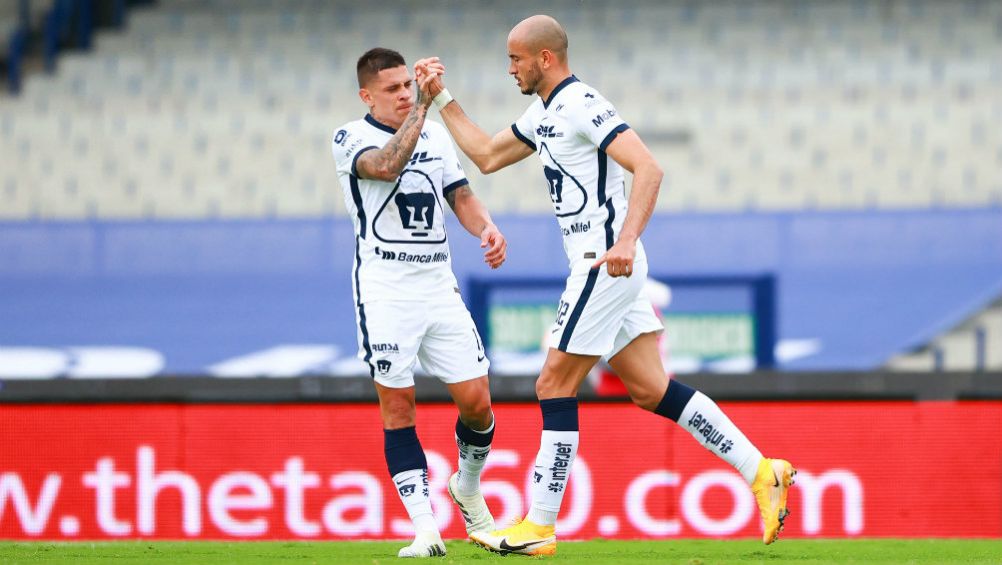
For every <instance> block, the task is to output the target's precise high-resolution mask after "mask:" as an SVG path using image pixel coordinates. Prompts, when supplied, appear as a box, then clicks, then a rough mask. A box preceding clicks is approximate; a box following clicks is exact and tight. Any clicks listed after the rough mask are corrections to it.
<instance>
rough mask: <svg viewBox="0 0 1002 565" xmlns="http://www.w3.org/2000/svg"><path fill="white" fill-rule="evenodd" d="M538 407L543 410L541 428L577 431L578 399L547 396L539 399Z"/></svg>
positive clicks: (557, 430)
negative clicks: (544, 398)
mask: <svg viewBox="0 0 1002 565" xmlns="http://www.w3.org/2000/svg"><path fill="white" fill-rule="evenodd" d="M539 409H540V410H541V411H542V412H543V429H544V430H553V431H556V432H576V431H578V399H577V398H575V397H573V396H569V397H566V398H547V399H546V400H540V401H539Z"/></svg>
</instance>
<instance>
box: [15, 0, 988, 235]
mask: <svg viewBox="0 0 1002 565" xmlns="http://www.w3.org/2000/svg"><path fill="white" fill-rule="evenodd" d="M580 6H581V3H579V2H557V3H555V4H553V5H552V6H551V8H552V12H553V13H554V15H555V16H557V17H558V18H560V19H561V20H562V21H564V22H565V25H566V26H567V28H568V31H569V33H570V36H571V37H572V41H573V42H574V48H573V49H572V56H573V60H572V63H573V66H574V68H575V69H577V71H578V72H579V74H580V75H581V78H582V79H583V80H585V81H587V82H590V83H592V84H594V85H595V86H597V87H598V88H600V89H602V90H603V91H604V92H606V93H607V95H608V96H609V97H610V98H611V99H613V100H616V101H617V102H618V104H619V106H620V108H619V109H620V112H621V113H622V114H623V115H624V116H625V117H626V119H627V120H628V121H629V122H631V123H632V124H634V126H635V127H636V128H637V129H638V130H639V131H640V132H641V133H642V134H643V135H645V137H647V138H649V140H650V141H651V145H652V147H653V149H654V150H655V152H656V153H657V155H658V157H659V159H660V160H661V161H662V162H663V163H664V164H665V166H666V170H667V171H668V177H667V182H666V186H665V188H666V189H665V190H664V191H663V196H662V199H661V201H660V202H659V209H661V210H668V211H744V210H766V211H768V210H805V209H807V210H810V209H820V210H840V209H901V208H906V209H935V208H940V207H947V208H955V207H979V206H999V205H1002V180H1000V179H1002V174H1000V170H1002V129H1000V128H997V127H992V124H993V123H998V122H999V121H1000V120H1002V102H1000V101H1002V34H1000V33H999V31H998V30H999V29H1000V25H1002V23H1000V22H1002V5H1000V4H999V3H998V2H989V1H972V2H966V3H963V4H961V5H958V6H954V5H952V4H949V3H948V4H943V3H940V2H932V1H924V0H917V1H910V2H903V1H902V2H884V3H871V2H825V3H800V2H785V1H783V2H779V1H777V2H755V3H740V2H715V3H712V4H691V3H654V2H638V3H632V4H628V5H625V6H620V5H615V6H607V5H604V4H602V3H597V2H586V3H585V6H586V8H587V9H584V10H580V9H579V8H580ZM531 9H532V6H531V5H530V4H526V3H522V4H519V3H514V4H506V5H505V7H504V8H502V9H496V8H495V7H493V6H486V5H481V4H464V3H458V4H453V3H449V4H440V5H432V6H427V3H416V2H404V3H400V4H399V5H398V6H397V9H396V10H395V11H394V12H393V15H392V17H391V18H387V16H386V13H385V11H383V10H381V9H380V8H379V7H377V6H375V5H358V4H349V3H342V2H336V3H330V2H310V1H306V2H299V1H296V2H289V1H284V0H273V1H252V2H244V1H241V2H234V1H228V0H219V1H214V2H195V1H189V0H162V1H161V2H159V3H158V4H157V5H155V6H154V7H151V8H148V9H143V10H136V11H134V12H133V15H132V17H131V19H130V22H129V26H128V29H127V31H125V32H124V33H105V34H102V35H101V36H100V37H99V38H98V41H97V48H96V50H94V51H93V52H92V53H79V54H71V55H68V56H64V57H62V58H61V60H60V62H59V70H58V72H57V73H56V74H55V75H52V76H43V77H35V78H34V79H32V80H31V81H29V83H28V85H27V89H26V93H25V95H24V96H22V97H19V98H16V99H8V100H4V101H3V102H2V103H0V119H2V120H3V123H4V124H10V123H13V125H12V126H5V127H4V129H3V134H2V136H0V143H2V144H3V145H2V148H3V150H4V152H5V153H8V152H10V153H12V154H17V155H19V157H20V158H21V162H22V163H24V166H22V167H17V168H14V169H12V170H8V171H6V174H5V175H4V176H5V178H4V179H3V183H4V184H3V186H4V187H5V190H4V193H3V194H4V198H5V200H6V201H5V205H4V206H3V207H2V209H3V212H2V214H3V215H4V216H5V217H9V218H25V217H29V218H31V217H33V218H88V217H96V218H214V217H222V218H231V217H232V218H240V217H317V216H329V215H331V214H343V205H342V203H341V197H340V195H339V194H337V191H336V190H330V187H333V186H336V183H335V178H334V170H333V164H332V161H331V159H330V158H329V151H328V145H329V137H330V133H331V132H330V130H331V128H332V127H333V125H336V124H337V123H341V122H343V121H345V120H347V119H350V118H352V117H354V116H356V115H358V114H359V113H360V112H361V111H362V110H363V108H362V106H361V105H360V104H359V103H358V102H357V100H356V98H355V95H354V91H355V89H356V86H355V85H354V79H353V74H354V73H353V62H354V58H355V56H356V55H357V53H356V52H357V51H359V50H360V49H361V46H368V45H376V44H386V45H392V46H394V47H396V48H398V49H400V50H401V51H402V52H404V53H405V54H406V55H407V56H409V57H410V58H411V59H414V58H416V57H418V56H422V55H426V54H438V55H440V56H442V57H443V59H444V61H445V62H446V64H447V65H448V68H449V75H448V77H447V78H448V80H449V84H450V88H451V90H452V91H453V92H454V94H456V96H457V98H458V99H460V100H461V101H462V102H463V103H464V105H465V106H466V107H467V109H468V111H469V113H470V114H471V115H472V116H474V117H475V118H477V119H479V120H481V121H482V124H483V125H484V126H485V127H487V129H498V128H501V127H505V126H506V125H507V122H508V121H509V120H511V119H512V118H514V117H515V116H517V115H519V114H520V113H521V111H523V110H524V108H525V106H526V104H527V103H528V102H529V100H528V99H527V98H525V97H522V96H520V95H519V94H518V93H517V92H516V90H515V88H514V87H513V85H512V84H511V79H510V77H508V76H507V75H506V74H505V72H504V68H505V58H504V30H506V29H508V28H509V27H510V26H511V25H512V23H513V22H514V21H516V20H517V19H518V18H519V17H520V16H521V15H523V14H524V13H528V11H531ZM615 29H630V30H631V32H630V33H629V34H619V33H614V32H613V30H615ZM445 30H448V33H442V32H443V31H445ZM15 117H16V118H15ZM67 141H69V143H67ZM54 160H58V161H59V162H66V163H71V165H70V166H67V167H59V170H56V169H55V168H53V167H51V166H50V163H51V162H52V161H54ZM468 165H469V164H468ZM527 177H528V178H530V179H533V182H535V183H537V185H538V186H542V180H541V177H540V173H539V172H538V171H537V170H536V167H532V166H531V165H528V164H522V165H521V166H518V167H516V168H514V169H512V170H509V171H504V172H502V173H500V174H497V175H492V176H490V177H480V176H477V177H476V178H475V180H474V186H475V188H479V189H480V190H481V193H482V194H484V195H485V197H486V198H487V199H488V203H489V204H490V205H491V206H492V208H493V209H495V210H499V211H511V212H546V211H548V208H549V202H548V201H547V199H546V198H544V197H542V194H541V193H540V195H539V196H529V195H526V194H524V193H521V192H519V191H517V190H516V189H515V187H522V186H526V180H525V179H526V178H527ZM33 186H34V187H42V188H43V190H31V188H30V187H33Z"/></svg>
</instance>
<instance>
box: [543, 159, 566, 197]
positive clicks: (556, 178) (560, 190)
mask: <svg viewBox="0 0 1002 565" xmlns="http://www.w3.org/2000/svg"><path fill="white" fill-rule="evenodd" d="M543 175H544V176H545V177H546V183H547V184H549V185H550V200H553V203H554V204H559V203H561V202H563V201H564V175H562V174H561V173H560V171H559V170H557V169H554V168H551V167H547V166H546V165H543Z"/></svg>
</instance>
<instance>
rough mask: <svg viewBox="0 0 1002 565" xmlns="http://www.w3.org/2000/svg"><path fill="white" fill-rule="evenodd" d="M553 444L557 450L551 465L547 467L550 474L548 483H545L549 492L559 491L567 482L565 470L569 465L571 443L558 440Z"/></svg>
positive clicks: (567, 469)
mask: <svg viewBox="0 0 1002 565" xmlns="http://www.w3.org/2000/svg"><path fill="white" fill-rule="evenodd" d="M553 445H554V447H556V451H557V452H556V453H555V454H554V457H553V466H552V467H550V468H549V469H548V470H549V471H550V473H552V474H551V475H550V478H551V481H550V484H548V485H546V488H547V490H549V491H551V492H561V491H562V490H564V484H566V483H567V472H568V471H569V470H570V467H571V447H572V444H570V443H563V442H560V441H558V442H556V443H555V444H553Z"/></svg>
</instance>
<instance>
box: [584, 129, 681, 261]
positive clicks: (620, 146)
mask: <svg viewBox="0 0 1002 565" xmlns="http://www.w3.org/2000/svg"><path fill="white" fill-rule="evenodd" d="M605 152H606V154H608V155H609V157H612V158H613V160H615V161H616V162H617V163H619V164H620V165H621V166H622V167H623V168H624V169H626V170H627V171H630V172H631V173H633V186H632V187H631V188H630V200H629V203H628V205H627V212H626V220H624V221H623V229H622V231H621V232H620V233H619V239H618V240H616V243H615V244H613V246H612V247H610V248H609V250H608V251H606V252H605V254H604V255H602V257H600V258H599V260H598V261H596V262H595V264H594V265H592V268H595V267H598V266H600V265H602V264H603V263H605V266H606V269H607V270H608V272H609V275H610V276H613V277H622V276H627V277H628V276H630V275H631V274H633V260H634V257H635V256H636V253H637V240H638V239H640V234H641V233H643V231H644V228H646V227H647V222H648V221H649V220H650V219H651V214H653V213H654V205H655V204H657V201H658V192H659V191H660V190H661V179H662V178H664V171H663V170H662V169H661V166H660V165H658V163H657V161H655V160H654V156H653V155H651V152H650V150H649V149H648V148H647V145H645V144H644V142H643V140H641V139H640V136H639V135H637V133H636V132H635V131H633V130H632V129H628V130H626V131H623V132H621V133H619V135H617V136H616V138H615V139H613V140H612V142H611V143H609V145H608V146H607V147H606V148H605Z"/></svg>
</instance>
